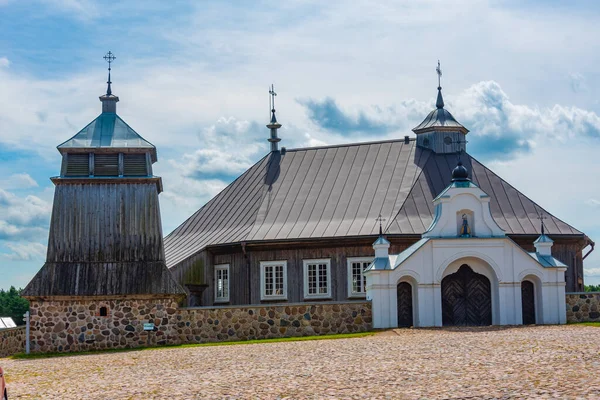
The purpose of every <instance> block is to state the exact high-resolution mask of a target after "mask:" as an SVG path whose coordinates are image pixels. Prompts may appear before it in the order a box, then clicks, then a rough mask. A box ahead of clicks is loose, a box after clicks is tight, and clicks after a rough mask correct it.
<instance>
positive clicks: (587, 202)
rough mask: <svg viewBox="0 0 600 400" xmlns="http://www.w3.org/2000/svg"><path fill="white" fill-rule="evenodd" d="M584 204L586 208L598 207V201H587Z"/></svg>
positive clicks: (599, 202)
mask: <svg viewBox="0 0 600 400" xmlns="http://www.w3.org/2000/svg"><path fill="white" fill-rule="evenodd" d="M585 204H587V205H588V206H592V207H600V200H596V199H587V200H586V201H585Z"/></svg>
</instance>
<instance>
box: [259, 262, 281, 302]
mask: <svg viewBox="0 0 600 400" xmlns="http://www.w3.org/2000/svg"><path fill="white" fill-rule="evenodd" d="M260 299H261V300H287V261H261V263H260Z"/></svg>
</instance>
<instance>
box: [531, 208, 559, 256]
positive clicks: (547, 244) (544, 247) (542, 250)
mask: <svg viewBox="0 0 600 400" xmlns="http://www.w3.org/2000/svg"><path fill="white" fill-rule="evenodd" d="M538 219H539V220H540V221H541V223H542V234H541V235H540V237H538V238H537V239H536V240H535V242H533V245H534V246H535V252H536V253H538V254H540V255H542V256H550V255H552V244H553V243H554V241H553V240H552V239H550V238H549V237H548V236H546V233H545V232H544V228H545V227H544V220H545V219H546V217H544V216H543V215H542V214H540V216H539V217H538Z"/></svg>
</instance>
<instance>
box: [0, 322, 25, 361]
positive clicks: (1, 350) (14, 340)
mask: <svg viewBox="0 0 600 400" xmlns="http://www.w3.org/2000/svg"><path fill="white" fill-rule="evenodd" d="M24 351H25V327H24V326H20V327H17V328H8V329H0V357H8V356H11V355H13V354H16V353H22V352H24Z"/></svg>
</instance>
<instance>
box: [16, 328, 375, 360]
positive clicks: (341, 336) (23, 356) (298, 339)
mask: <svg viewBox="0 0 600 400" xmlns="http://www.w3.org/2000/svg"><path fill="white" fill-rule="evenodd" d="M374 334H375V332H359V333H341V334H337V335H322V336H297V337H284V338H274V339H256V340H242V341H235V342H234V341H232V342H208V343H191V344H175V345H164V346H150V347H137V348H131V349H106V350H90V351H82V352H77V353H58V352H53V353H31V354H25V353H18V354H15V355H13V356H11V357H10V358H12V359H13V360H32V359H39V358H52V357H73V356H81V355H94V354H110V353H125V352H130V351H144V350H161V349H185V348H191V347H209V346H236V345H240V344H259V343H279V342H303V341H306V340H333V339H352V338H361V337H365V336H371V335H374Z"/></svg>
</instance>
